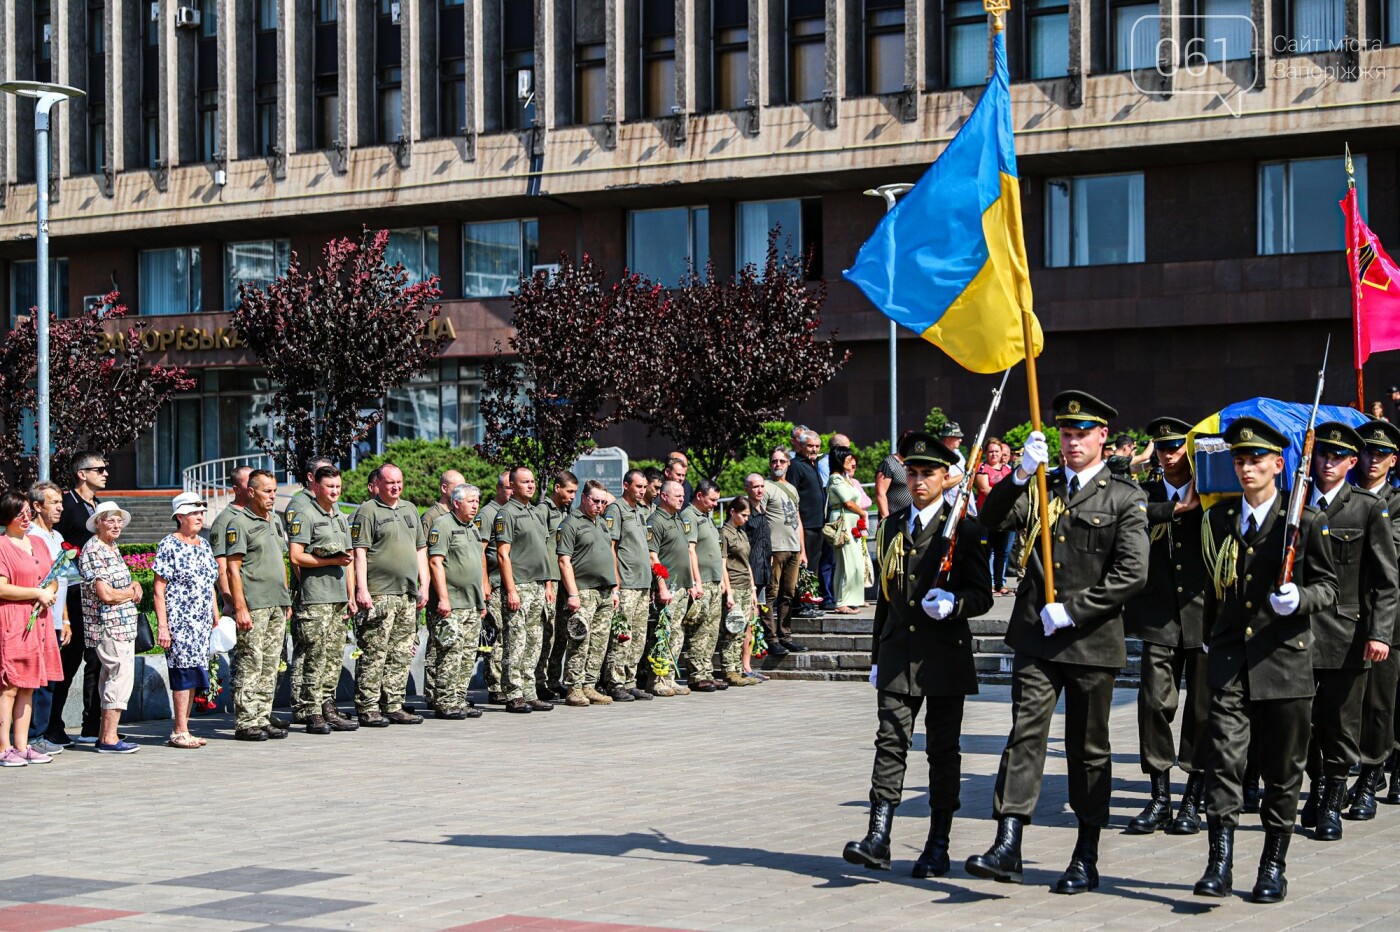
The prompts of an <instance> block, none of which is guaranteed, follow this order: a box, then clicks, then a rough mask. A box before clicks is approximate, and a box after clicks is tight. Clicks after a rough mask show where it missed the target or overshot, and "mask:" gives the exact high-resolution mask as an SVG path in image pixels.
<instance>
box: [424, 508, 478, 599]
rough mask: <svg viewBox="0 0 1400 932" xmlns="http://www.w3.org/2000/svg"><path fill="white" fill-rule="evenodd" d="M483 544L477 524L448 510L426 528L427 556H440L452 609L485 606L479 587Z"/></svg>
mask: <svg viewBox="0 0 1400 932" xmlns="http://www.w3.org/2000/svg"><path fill="white" fill-rule="evenodd" d="M484 547H485V542H484V541H482V539H481V533H480V532H479V531H478V530H477V527H476V524H475V523H473V522H466V521H462V520H460V519H459V518H458V517H457V516H456V515H454V514H451V513H449V514H444V515H441V516H439V517H438V519H437V520H436V521H434V522H433V526H432V529H431V530H429V531H428V557H429V559H431V558H433V557H442V571H443V573H444V575H445V576H446V577H447V598H448V600H449V601H450V602H451V603H452V607H453V608H454V609H462V608H470V609H475V610H476V611H478V612H479V611H481V610H482V609H484V608H486V598H485V597H484V596H483V595H482V589H481V554H482V551H483V549H484Z"/></svg>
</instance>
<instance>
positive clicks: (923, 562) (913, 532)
mask: <svg viewBox="0 0 1400 932" xmlns="http://www.w3.org/2000/svg"><path fill="white" fill-rule="evenodd" d="M899 455H900V457H901V458H902V459H903V460H904V467H905V471H906V473H907V482H908V487H909V493H910V497H911V498H912V499H913V505H912V506H907V507H905V508H902V509H900V510H899V511H896V512H894V513H893V514H891V515H890V516H889V518H888V519H886V520H885V521H882V522H880V531H879V533H878V534H877V535H876V544H875V551H876V554H877V555H878V557H879V561H880V572H879V576H878V580H877V585H876V602H875V623H874V628H873V635H874V637H873V638H872V639H871V644H870V681H871V683H872V684H873V685H874V686H875V687H876V688H877V689H878V690H879V698H878V703H879V720H880V724H879V730H878V731H877V732H876V735H875V769H874V773H873V774H872V776H871V781H870V830H869V832H868V833H867V834H866V836H865V838H864V839H862V840H861V841H853V842H850V843H849V844H847V845H846V849H845V851H844V852H843V855H842V856H843V857H844V858H845V859H846V860H847V861H849V862H850V863H852V864H860V865H863V866H865V867H872V868H876V869H880V870H888V869H889V866H890V823H891V821H892V820H893V818H894V810H895V807H896V806H898V805H899V802H900V798H901V796H902V794H903V791H904V771H905V760H906V756H907V754H908V752H909V748H910V746H911V745H912V743H913V740H914V728H915V724H916V720H917V718H918V714H919V709H920V707H922V706H924V704H925V703H927V708H928V711H927V713H926V717H925V719H924V721H925V724H926V727H927V729H928V734H927V736H926V737H925V747H926V750H927V752H928V764H929V778H928V786H929V806H930V808H931V809H932V813H931V815H932V824H931V827H930V829H929V836H928V842H927V844H926V845H925V846H924V851H923V853H922V854H921V855H919V859H918V861H916V862H915V864H914V871H913V873H914V876H915V877H928V876H929V875H930V874H932V875H933V876H935V877H941V876H943V875H944V874H946V873H947V872H948V867H949V860H948V839H949V833H950V831H951V829H952V824H953V813H954V812H955V811H956V810H957V809H958V806H959V799H958V795H959V794H958V790H959V784H960V782H961V779H962V755H961V752H960V746H959V737H960V735H961V733H962V718H963V699H964V697H965V696H969V695H973V694H975V693H976V692H977V672H976V669H975V667H974V666H973V661H972V632H971V629H970V628H969V626H968V619H970V618H976V617H977V616H978V615H982V614H985V613H986V612H987V610H988V609H989V608H991V607H992V577H991V571H990V567H989V563H988V558H987V541H986V536H987V535H986V532H985V531H984V530H983V529H982V526H981V525H980V524H978V523H977V522H976V521H974V520H972V519H971V518H967V517H964V518H963V519H962V521H961V522H959V524H958V528H957V533H956V543H955V544H954V546H953V560H952V567H951V570H950V572H949V574H948V579H947V581H946V582H945V583H944V585H945V586H946V587H947V588H946V589H944V588H935V589H929V588H928V586H929V584H930V582H932V581H933V580H934V577H935V572H936V571H937V570H938V568H939V565H940V563H942V560H943V554H944V553H945V551H946V545H945V544H944V542H943V537H942V529H943V525H944V523H945V522H946V520H947V518H948V509H949V505H948V504H947V503H946V502H945V500H944V497H943V480H944V478H945V477H946V476H947V474H948V469H949V468H950V467H951V466H953V465H955V464H956V463H957V462H958V460H957V457H956V455H955V454H953V453H952V451H950V450H949V449H948V448H947V447H946V446H944V445H943V444H942V443H941V442H939V441H938V440H936V439H934V438H933V437H931V436H929V435H928V434H923V433H915V434H910V435H909V436H907V437H905V438H904V439H903V440H901V441H900V444H899ZM920 581H922V583H923V584H922V585H920ZM920 590H922V591H920Z"/></svg>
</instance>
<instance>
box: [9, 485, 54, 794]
mask: <svg viewBox="0 0 1400 932" xmlns="http://www.w3.org/2000/svg"><path fill="white" fill-rule="evenodd" d="M32 518H33V513H32V512H31V511H30V510H29V500H28V499H27V498H26V497H25V496H23V495H21V494H20V493H18V492H6V493H5V495H4V497H3V498H0V525H4V529H5V532H4V534H0V767H25V766H27V765H29V764H47V763H48V762H49V761H50V760H52V758H51V757H49V756H48V755H47V754H41V753H39V752H38V751H36V750H35V749H34V748H31V747H30V746H29V716H30V712H31V711H32V709H33V707H32V704H31V700H32V698H33V695H34V690H35V689H36V688H37V687H40V686H46V685H48V684H49V683H50V682H53V681H55V680H60V679H62V678H63V664H62V662H61V661H60V660H59V656H58V640H57V639H56V638H55V636H54V630H53V619H52V617H51V616H50V614H49V611H50V609H51V607H52V606H53V604H54V600H55V598H56V596H55V590H56V589H57V587H54V588H53V589H50V588H48V587H43V588H41V587H40V584H41V583H42V582H43V581H44V577H45V576H47V575H48V573H49V568H50V567H51V566H52V565H53V560H51V559H50V558H49V548H48V545H46V544H45V543H44V542H43V541H42V540H40V539H38V538H35V537H30V536H29V523H30V521H31V519H32ZM36 608H37V609H39V613H38V616H37V617H34V618H33V621H32V622H31V621H30V618H31V616H33V615H34V611H35V609H36ZM58 714H60V715H61V714H62V711H59V712H58Z"/></svg>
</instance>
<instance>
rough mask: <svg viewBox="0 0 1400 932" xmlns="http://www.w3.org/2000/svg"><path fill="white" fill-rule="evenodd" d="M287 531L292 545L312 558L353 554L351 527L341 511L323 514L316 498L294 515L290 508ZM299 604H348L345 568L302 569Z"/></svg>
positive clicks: (337, 509) (324, 512)
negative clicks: (301, 548) (351, 551)
mask: <svg viewBox="0 0 1400 932" xmlns="http://www.w3.org/2000/svg"><path fill="white" fill-rule="evenodd" d="M287 514H289V515H291V518H290V519H288V521H287V532H288V534H290V536H291V540H292V543H294V544H301V545H302V547H304V548H305V549H306V552H307V554H309V555H310V556H313V557H330V556H334V555H335V554H338V553H349V552H350V524H349V522H347V521H346V520H345V516H344V515H343V514H341V513H340V509H339V508H337V507H335V506H334V505H332V506H331V510H330V511H323V510H322V509H321V506H320V504H319V503H318V502H317V501H316V500H315V499H314V498H313V499H312V500H311V501H310V502H309V503H307V504H306V505H305V506H304V507H302V508H299V509H298V510H296V511H295V512H293V511H292V508H291V506H290V505H289V506H287ZM297 569H298V570H299V571H300V572H301V582H300V590H299V591H300V595H299V597H298V598H299V601H300V603H301V604H303V605H326V604H331V603H341V602H347V601H349V594H348V593H347V592H346V591H345V567H343V566H312V567H307V566H302V567H297Z"/></svg>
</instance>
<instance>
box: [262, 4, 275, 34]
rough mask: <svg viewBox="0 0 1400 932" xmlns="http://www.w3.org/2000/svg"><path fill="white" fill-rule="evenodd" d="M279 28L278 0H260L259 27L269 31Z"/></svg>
mask: <svg viewBox="0 0 1400 932" xmlns="http://www.w3.org/2000/svg"><path fill="white" fill-rule="evenodd" d="M276 28H277V0H258V29H260V30H262V31H264V32H267V31H270V30H273V29H276Z"/></svg>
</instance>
